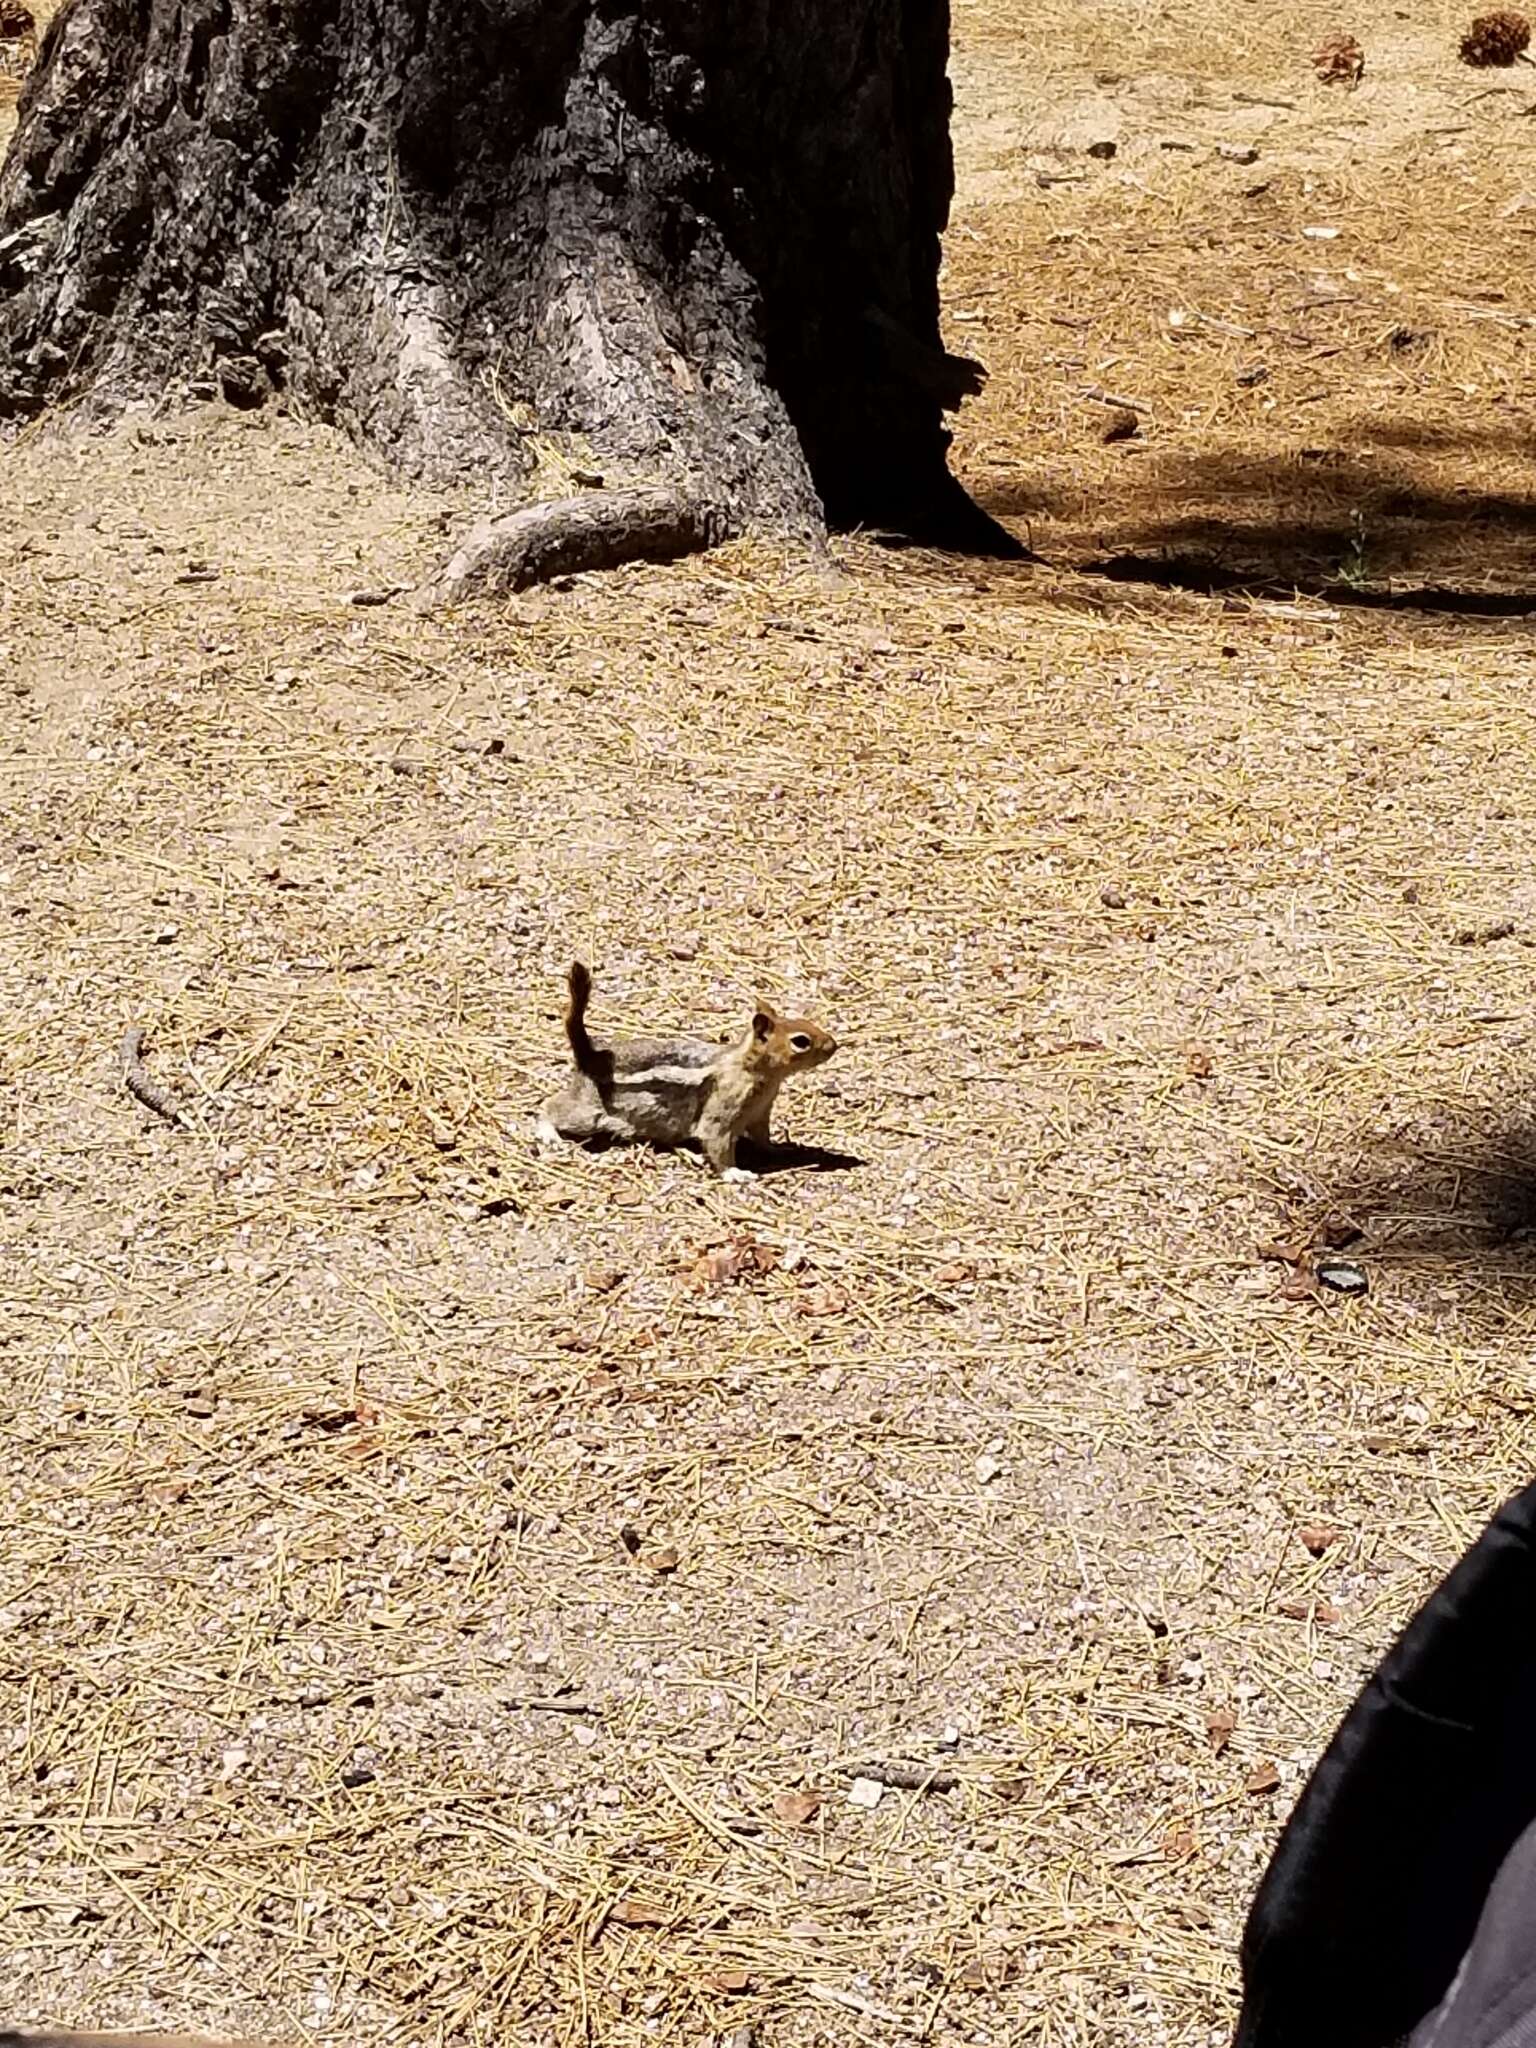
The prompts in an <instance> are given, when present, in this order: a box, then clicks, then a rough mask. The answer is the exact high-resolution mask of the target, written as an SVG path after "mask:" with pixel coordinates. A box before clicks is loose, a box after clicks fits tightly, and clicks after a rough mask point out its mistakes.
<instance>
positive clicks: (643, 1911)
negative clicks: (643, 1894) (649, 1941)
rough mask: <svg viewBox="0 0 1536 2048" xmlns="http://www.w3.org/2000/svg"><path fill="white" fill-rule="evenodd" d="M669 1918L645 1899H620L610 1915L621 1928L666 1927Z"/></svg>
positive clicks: (659, 1908) (658, 1907)
mask: <svg viewBox="0 0 1536 2048" xmlns="http://www.w3.org/2000/svg"><path fill="white" fill-rule="evenodd" d="M669 1917H670V1916H669V1915H668V1914H666V1913H664V1912H663V1911H662V1909H661V1907H660V1906H652V1905H650V1904H648V1903H647V1902H646V1900H644V1899H620V1900H619V1902H618V1904H617V1905H616V1906H615V1907H614V1908H613V1911H612V1912H611V1913H610V1914H609V1915H608V1918H609V1919H610V1920H612V1921H614V1922H615V1923H616V1924H617V1925H618V1926H620V1927H665V1926H666V1924H667V1921H668V1918H669Z"/></svg>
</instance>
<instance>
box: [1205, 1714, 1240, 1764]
mask: <svg viewBox="0 0 1536 2048" xmlns="http://www.w3.org/2000/svg"><path fill="white" fill-rule="evenodd" d="M1236 1726H1237V1716H1236V1714H1234V1713H1233V1711H1232V1709H1231V1708H1230V1707H1213V1708H1212V1709H1211V1711H1210V1713H1209V1714H1207V1715H1206V1717H1205V1733H1206V1737H1207V1740H1208V1741H1209V1742H1210V1745H1211V1754H1212V1755H1213V1756H1220V1755H1221V1752H1222V1751H1223V1750H1224V1749H1225V1748H1226V1746H1227V1744H1228V1743H1229V1742H1230V1741H1231V1740H1232V1731H1233V1729H1234V1728H1236Z"/></svg>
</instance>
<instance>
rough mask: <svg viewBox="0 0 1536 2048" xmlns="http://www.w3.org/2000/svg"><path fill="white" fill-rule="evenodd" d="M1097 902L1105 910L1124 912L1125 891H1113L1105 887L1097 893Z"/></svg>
mask: <svg viewBox="0 0 1536 2048" xmlns="http://www.w3.org/2000/svg"><path fill="white" fill-rule="evenodd" d="M1099 901H1100V902H1101V903H1102V904H1103V906H1104V908H1105V909H1106V910H1124V908H1125V891H1124V890H1123V889H1113V888H1110V887H1108V886H1107V885H1106V886H1105V887H1104V888H1102V889H1101V890H1100V891H1099Z"/></svg>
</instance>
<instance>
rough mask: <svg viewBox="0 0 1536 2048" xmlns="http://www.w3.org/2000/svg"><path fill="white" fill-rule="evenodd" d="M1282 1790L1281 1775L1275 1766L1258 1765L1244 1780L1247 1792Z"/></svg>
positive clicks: (1244, 1788) (1244, 1787)
mask: <svg viewBox="0 0 1536 2048" xmlns="http://www.w3.org/2000/svg"><path fill="white" fill-rule="evenodd" d="M1279 1789H1280V1773H1279V1772H1278V1771H1277V1770H1276V1768H1275V1766H1274V1765H1273V1764H1258V1765H1256V1766H1255V1767H1254V1769H1253V1770H1251V1771H1250V1772H1249V1773H1248V1775H1247V1777H1246V1778H1244V1780H1243V1790H1244V1791H1245V1792H1253V1793H1260V1792H1277V1791H1278V1790H1279Z"/></svg>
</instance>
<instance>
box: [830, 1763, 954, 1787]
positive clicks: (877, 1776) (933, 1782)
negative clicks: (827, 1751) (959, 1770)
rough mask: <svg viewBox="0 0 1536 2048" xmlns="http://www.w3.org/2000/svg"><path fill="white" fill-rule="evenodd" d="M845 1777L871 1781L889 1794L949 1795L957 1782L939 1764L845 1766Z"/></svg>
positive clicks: (950, 1773) (952, 1774) (951, 1773)
mask: <svg viewBox="0 0 1536 2048" xmlns="http://www.w3.org/2000/svg"><path fill="white" fill-rule="evenodd" d="M843 1768H844V1770H845V1771H846V1772H847V1774H848V1776H849V1777H853V1778H872V1779H873V1780H874V1782H875V1783H876V1784H877V1785H888V1786H889V1787H890V1789H891V1790H892V1791H893V1792H953V1791H954V1789H955V1787H956V1786H957V1785H958V1784H959V1782H960V1780H959V1779H958V1778H957V1777H956V1776H955V1774H954V1772H953V1771H950V1770H946V1769H945V1768H944V1766H943V1765H942V1764H907V1763H883V1764H846V1765H844V1766H843Z"/></svg>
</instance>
